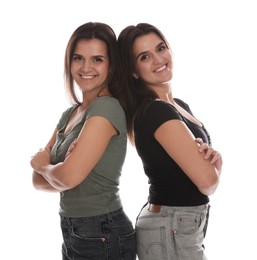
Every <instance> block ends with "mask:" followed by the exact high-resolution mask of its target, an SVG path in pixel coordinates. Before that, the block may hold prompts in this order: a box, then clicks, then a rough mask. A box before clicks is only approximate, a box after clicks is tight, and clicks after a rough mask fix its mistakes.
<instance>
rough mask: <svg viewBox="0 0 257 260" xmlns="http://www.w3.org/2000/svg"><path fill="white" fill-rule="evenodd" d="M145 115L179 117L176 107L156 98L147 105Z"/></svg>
mask: <svg viewBox="0 0 257 260" xmlns="http://www.w3.org/2000/svg"><path fill="white" fill-rule="evenodd" d="M145 115H146V116H150V117H152V116H155V115H156V116H157V117H159V116H165V117H166V116H168V117H169V116H171V117H175V118H177V117H180V114H179V113H178V111H177V109H176V108H175V107H174V106H172V105H171V104H169V103H167V102H164V101H161V100H156V101H154V102H153V103H151V104H150V105H149V107H148V108H147V110H146V112H145Z"/></svg>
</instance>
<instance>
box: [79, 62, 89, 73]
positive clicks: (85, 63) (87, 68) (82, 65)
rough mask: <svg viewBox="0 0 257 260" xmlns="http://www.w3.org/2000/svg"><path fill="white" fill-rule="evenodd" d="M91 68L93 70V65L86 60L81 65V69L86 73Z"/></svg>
mask: <svg viewBox="0 0 257 260" xmlns="http://www.w3.org/2000/svg"><path fill="white" fill-rule="evenodd" d="M90 68H91V63H90V62H89V61H87V60H85V61H83V62H82V63H81V67H80V69H81V70H83V71H84V72H85V71H88V70H90Z"/></svg>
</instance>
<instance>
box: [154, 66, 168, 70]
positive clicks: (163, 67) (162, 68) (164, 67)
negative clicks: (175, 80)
mask: <svg viewBox="0 0 257 260" xmlns="http://www.w3.org/2000/svg"><path fill="white" fill-rule="evenodd" d="M166 67H167V66H166V65H163V66H162V67H160V68H159V69H156V70H155V72H160V71H162V70H164V69H166Z"/></svg>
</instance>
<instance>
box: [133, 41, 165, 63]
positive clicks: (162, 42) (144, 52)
mask: <svg viewBox="0 0 257 260" xmlns="http://www.w3.org/2000/svg"><path fill="white" fill-rule="evenodd" d="M163 44H165V42H164V41H161V42H160V43H159V44H157V46H156V47H155V49H158V48H159V47H160V46H161V45H163ZM165 46H166V44H165ZM147 52H148V51H143V52H140V53H139V54H138V55H137V56H136V60H137V59H138V58H139V57H140V56H141V55H143V54H147Z"/></svg>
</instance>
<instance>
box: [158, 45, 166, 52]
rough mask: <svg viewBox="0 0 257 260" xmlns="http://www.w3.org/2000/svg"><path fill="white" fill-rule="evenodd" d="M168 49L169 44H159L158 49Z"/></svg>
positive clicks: (160, 50)
mask: <svg viewBox="0 0 257 260" xmlns="http://www.w3.org/2000/svg"><path fill="white" fill-rule="evenodd" d="M166 49H167V46H166V45H165V44H162V45H160V46H159V48H158V51H159V52H162V51H164V50H166Z"/></svg>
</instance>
